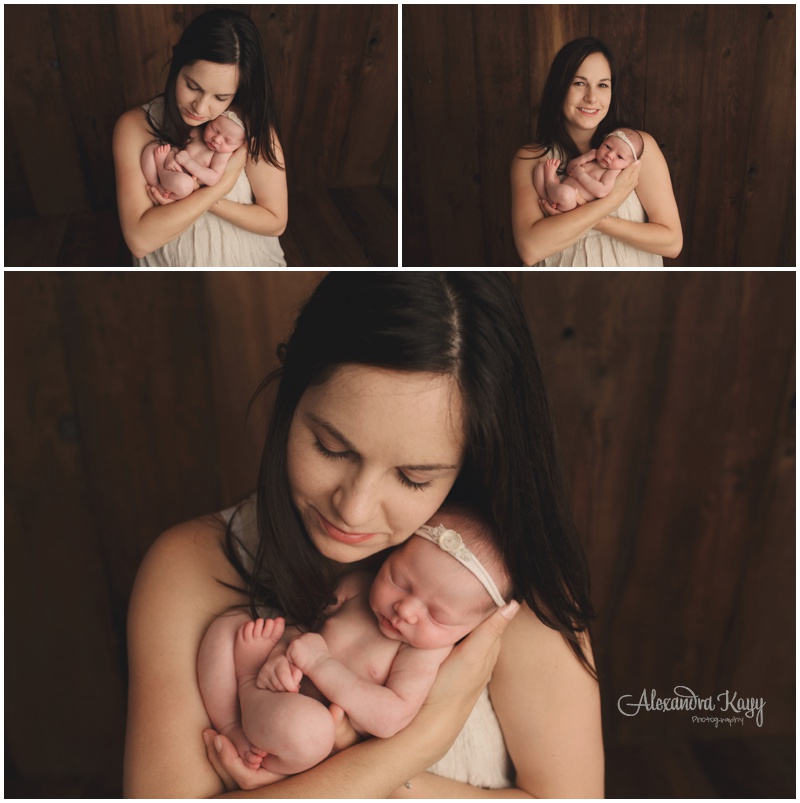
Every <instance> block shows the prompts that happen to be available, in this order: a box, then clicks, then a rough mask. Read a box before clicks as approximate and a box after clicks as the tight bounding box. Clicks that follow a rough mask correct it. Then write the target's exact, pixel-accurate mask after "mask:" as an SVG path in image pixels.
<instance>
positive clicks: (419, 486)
mask: <svg viewBox="0 0 800 803" xmlns="http://www.w3.org/2000/svg"><path fill="white" fill-rule="evenodd" d="M314 448H315V449H316V450H317V451H318V452H319V453H320V454H321V455H322V456H323V457H327V458H328V459H329V460H346V459H347V458H348V457H350V455H351V454H352V452H351V451H350V450H349V449H346V450H344V451H343V452H333V451H331V450H330V449H327V448H326V447H325V446H324V445H323V444H322V441H320V440H319V438H314ZM397 479H399V480H400V482H401V483H402V484H403V485H405V487H406V488H411V490H413V491H424V490H425V489H426V488H429V487H430V486H431V481H430V480H428V482H413V481H412V480H410V479H409V478H408V477H406V475H405V474H403V472H402V471H398V472H397Z"/></svg>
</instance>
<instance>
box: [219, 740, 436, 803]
mask: <svg viewBox="0 0 800 803" xmlns="http://www.w3.org/2000/svg"><path fill="white" fill-rule="evenodd" d="M431 730H435V728H431V729H429V731H428V732H426V733H423V732H420V730H419V729H417V728H415V727H414V726H413V725H412V726H409V727H408V728H406V729H405V730H402V731H400V733H398V734H396V735H395V736H392V737H391V738H390V739H377V738H375V739H369V740H368V741H366V742H361V743H359V744H357V745H354V746H353V747H350V748H348V749H347V750H344V751H342V752H341V753H337V754H336V755H335V756H331V757H330V758H328V759H326V760H325V761H323V762H322V763H321V764H318V765H317V766H316V767H313V768H312V769H310V770H307V771H306V772H303V773H300V774H299V775H293V776H291V777H289V778H286V779H285V780H283V781H279V782H277V783H275V784H272V785H270V786H263V787H260V788H258V789H251V790H237V791H235V792H228V793H226V794H223V795H219V797H223V798H226V797H231V798H255V799H257V798H276V799H282V798H283V799H285V798H319V797H326V798H363V799H366V798H386V797H389V796H390V795H391V794H392V793H393V792H394V791H395V790H396V789H397V788H398V787H401V786H403V784H405V783H406V781H408V779H409V778H414V777H415V776H418V775H420V773H422V772H424V771H425V769H426V768H427V767H429V766H431V765H432V764H435V763H436V761H438V760H439V759H440V758H441V757H442V755H443V754H444V753H445V752H446V750H447V746H446V745H445V744H444V742H446V741H447V740H448V739H449V740H450V741H452V736H444V738H443V739H437V738H436V737H435V735H434V734H432V733H431V732H430V731H431ZM437 744H440V745H441V747H440V748H439V747H436V746H435V745H437ZM323 791H324V794H323Z"/></svg>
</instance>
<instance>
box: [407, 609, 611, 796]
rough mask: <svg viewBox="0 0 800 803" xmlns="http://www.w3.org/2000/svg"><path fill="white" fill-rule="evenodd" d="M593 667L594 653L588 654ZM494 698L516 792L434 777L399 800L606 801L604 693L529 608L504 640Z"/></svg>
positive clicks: (423, 778)
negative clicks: (511, 763) (509, 757)
mask: <svg viewBox="0 0 800 803" xmlns="http://www.w3.org/2000/svg"><path fill="white" fill-rule="evenodd" d="M589 657H590V660H591V652H590V653H589ZM489 694H490V696H491V700H492V706H493V707H494V710H495V713H496V714H497V718H498V720H499V722H500V726H501V728H502V731H503V737H504V739H505V743H506V747H507V748H508V751H509V754H510V756H511V760H512V762H513V764H514V768H515V770H516V787H513V788H510V789H476V788H475V787H472V786H469V785H467V784H463V783H459V782H457V781H451V780H448V779H446V778H440V777H437V776H435V775H431V774H430V773H423V774H422V775H420V776H418V777H416V778H414V779H412V781H411V789H407V788H406V787H405V786H401V787H399V788H398V789H397V790H395V793H394V794H393V795H392V796H393V797H403V798H424V797H434V798H435V797H449V798H481V797H483V798H519V797H537V798H562V797H571V798H595V797H603V784H604V755H603V735H602V729H601V722H600V692H599V687H598V684H597V682H596V681H595V680H594V679H593V678H592V677H591V675H589V673H588V672H587V671H586V670H585V669H584V668H583V666H582V665H581V664H580V663H579V662H578V660H577V659H576V658H575V656H574V655H573V653H572V651H571V650H570V649H569V647H567V645H566V643H565V642H564V639H563V638H562V637H561V635H560V634H559V633H557V632H556V631H554V630H552V629H550V628H548V627H547V626H546V625H544V624H542V623H541V622H540V621H539V619H537V617H536V616H535V614H533V613H532V612H531V611H530V609H528V608H527V607H525V608H523V609H522V611H520V613H519V614H518V615H517V616H516V617H515V619H514V621H513V622H511V624H510V625H509V626H508V628H507V630H506V632H505V634H504V635H503V642H502V649H501V652H500V657H499V658H498V660H497V664H496V665H495V668H494V673H493V675H492V680H491V682H490V684H489Z"/></svg>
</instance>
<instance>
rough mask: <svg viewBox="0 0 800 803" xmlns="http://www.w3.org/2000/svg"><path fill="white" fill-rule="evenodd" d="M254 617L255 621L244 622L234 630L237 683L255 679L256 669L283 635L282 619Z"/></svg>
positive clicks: (262, 663) (258, 668)
mask: <svg viewBox="0 0 800 803" xmlns="http://www.w3.org/2000/svg"><path fill="white" fill-rule="evenodd" d="M279 622H280V624H278V622H276V620H275V619H256V621H255V622H245V623H244V624H243V625H242V626H241V627H240V628H239V629H238V630H237V631H236V640H235V641H234V644H233V657H234V661H235V663H236V680H237V681H238V682H239V685H240V686H241V684H242V683H243V682H244V681H246V680H251V679H255V677H256V675H258V671H259V670H260V669H261V667H262V666H263V665H264V661H266V660H267V658H268V657H269V654H270V653H271V652H272V649H273V647H274V646H275V645H276V644H277V643H278V641H279V640H280V638H281V636H282V635H283V630H284V628H283V627H282V626H281V625H283V620H282V619H281V620H279Z"/></svg>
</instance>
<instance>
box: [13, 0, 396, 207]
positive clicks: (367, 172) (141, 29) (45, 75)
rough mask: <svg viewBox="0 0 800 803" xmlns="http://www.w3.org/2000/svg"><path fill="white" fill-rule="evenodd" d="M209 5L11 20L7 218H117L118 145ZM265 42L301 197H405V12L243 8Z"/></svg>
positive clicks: (18, 10) (21, 13)
mask: <svg viewBox="0 0 800 803" xmlns="http://www.w3.org/2000/svg"><path fill="white" fill-rule="evenodd" d="M209 7H210V6H203V5H59V6H55V5H51V6H47V5H23V6H19V5H13V6H12V5H10V6H8V7H6V8H5V32H6V39H5V59H6V61H5V64H6V67H5V87H6V94H5V111H6V127H5V131H6V138H5V151H6V218H9V217H27V216H35V215H39V216H41V215H62V214H75V213H81V212H90V211H97V210H108V209H114V208H115V198H114V192H115V189H114V165H113V159H112V154H111V135H112V132H113V129H114V124H115V122H116V120H117V119H118V118H119V116H120V115H121V114H122V113H123V112H124V111H126V110H127V109H130V108H133V107H134V106H137V105H140V104H142V103H144V102H146V101H147V100H148V99H149V98H151V97H153V96H154V95H156V94H158V93H159V92H162V91H163V89H164V82H165V80H166V76H167V71H166V70H165V69H164V67H165V65H166V63H167V61H168V60H169V59H170V58H171V54H172V45H173V44H175V43H176V42H177V41H178V39H179V37H180V34H181V32H182V31H183V29H184V27H185V26H186V25H187V24H188V23H189V22H190V21H191V20H192V19H193V18H194V17H196V16H198V15H199V14H201V13H202V12H203V11H206V10H208V8H209ZM231 7H232V8H237V9H239V10H241V11H244V12H246V13H249V14H250V16H251V17H252V19H253V22H254V23H255V24H256V27H257V28H258V29H259V31H260V33H261V36H262V39H263V41H264V46H265V51H266V55H267V61H268V65H269V68H270V72H271V77H272V82H273V89H274V91H275V96H276V101H277V106H278V116H279V120H280V126H281V135H282V141H283V145H284V150H285V153H286V158H287V168H288V170H287V178H288V182H289V188H290V191H293V192H301V191H305V190H314V189H316V188H320V187H324V188H329V187H361V186H372V187H377V186H389V187H396V185H397V6H396V5H368V4H364V5H292V6H287V5H255V4H254V5H252V6H251V5H236V6H231Z"/></svg>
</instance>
